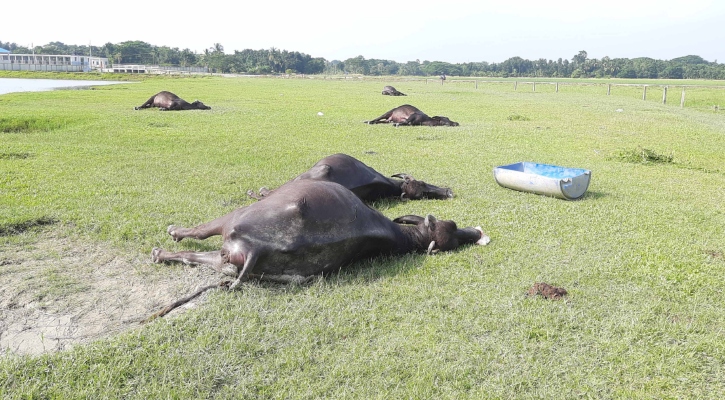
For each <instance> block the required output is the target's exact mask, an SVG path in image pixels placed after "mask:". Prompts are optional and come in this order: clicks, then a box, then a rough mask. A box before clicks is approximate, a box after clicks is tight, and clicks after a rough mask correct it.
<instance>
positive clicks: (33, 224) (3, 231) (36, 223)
mask: <svg viewBox="0 0 725 400" xmlns="http://www.w3.org/2000/svg"><path fill="white" fill-rule="evenodd" d="M56 223H58V220H57V219H55V218H52V217H47V216H46V217H40V218H36V219H31V220H27V221H22V222H16V223H12V224H5V225H0V236H12V235H20V234H21V233H24V232H27V231H30V230H33V229H37V228H40V227H44V226H48V225H53V224H56Z"/></svg>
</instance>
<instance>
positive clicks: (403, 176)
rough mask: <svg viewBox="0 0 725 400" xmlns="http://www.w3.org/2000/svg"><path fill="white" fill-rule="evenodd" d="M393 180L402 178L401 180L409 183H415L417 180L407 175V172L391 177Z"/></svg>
mask: <svg viewBox="0 0 725 400" xmlns="http://www.w3.org/2000/svg"><path fill="white" fill-rule="evenodd" d="M391 178H400V179H403V180H405V181H406V182H408V181H414V180H415V178H413V177H412V176H410V175H408V174H406V173H405V172H401V173H399V174H395V175H391Z"/></svg>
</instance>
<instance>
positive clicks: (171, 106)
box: [134, 91, 211, 111]
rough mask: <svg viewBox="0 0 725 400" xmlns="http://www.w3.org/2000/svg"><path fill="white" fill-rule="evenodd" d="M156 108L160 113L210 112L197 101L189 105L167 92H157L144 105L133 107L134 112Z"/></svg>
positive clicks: (207, 107)
mask: <svg viewBox="0 0 725 400" xmlns="http://www.w3.org/2000/svg"><path fill="white" fill-rule="evenodd" d="M151 107H158V108H159V110H161V111H169V110H211V107H209V106H207V105H205V104H204V103H202V102H200V101H199V100H195V101H194V102H193V103H189V102H187V101H186V100H184V99H182V98H181V97H179V96H177V95H175V94H173V93H171V92H167V91H163V92H158V93H156V94H155V95H153V96H151V98H150V99H148V100H147V101H146V102H145V103H143V104H141V105H140V106H138V107H134V110H141V109H143V108H151Z"/></svg>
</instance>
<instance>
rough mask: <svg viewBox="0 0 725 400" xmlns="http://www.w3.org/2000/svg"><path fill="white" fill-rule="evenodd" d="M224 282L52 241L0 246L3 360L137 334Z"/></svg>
mask: <svg viewBox="0 0 725 400" xmlns="http://www.w3.org/2000/svg"><path fill="white" fill-rule="evenodd" d="M221 278H222V277H221V276H220V275H219V274H217V273H216V272H214V271H213V270H211V269H210V268H205V267H194V266H185V265H181V266H176V265H175V266H167V265H158V264H152V263H151V261H150V256H148V255H146V254H134V255H128V254H124V253H123V252H121V251H120V250H119V249H116V248H113V247H111V246H109V245H106V244H102V243H101V244H99V243H93V244H89V243H83V242H81V241H80V240H78V239H69V238H64V237H58V236H55V235H54V234H52V233H42V234H41V235H40V237H39V239H38V240H37V241H35V242H33V243H31V244H27V243H26V244H20V245H4V246H1V247H0V356H4V355H9V354H17V355H38V354H42V353H46V352H54V351H60V350H66V349H70V348H71V347H73V346H75V345H78V344H81V343H85V342H89V341H93V340H95V339H99V338H103V337H107V336H110V335H113V334H118V333H121V332H123V331H126V330H129V329H133V328H138V327H139V326H140V324H139V322H140V321H141V320H143V319H144V318H146V317H148V316H149V315H151V314H153V313H154V312H156V311H158V310H159V309H160V308H162V307H164V306H166V305H168V304H169V303H172V302H174V301H176V300H178V299H179V298H180V297H184V296H186V295H188V294H189V293H191V292H194V291H196V290H197V289H198V288H201V287H203V286H206V285H210V284H213V283H216V282H219V281H220V280H221ZM205 296H206V294H205V295H202V296H200V297H199V298H196V299H194V300H193V301H192V302H190V303H187V304H186V305H185V306H184V307H181V308H180V309H178V310H176V311H173V312H172V313H171V315H173V314H174V313H177V314H178V313H179V312H183V310H184V309H188V308H191V307H195V306H196V305H198V304H199V303H200V302H202V301H204V298H205ZM171 315H170V316H171Z"/></svg>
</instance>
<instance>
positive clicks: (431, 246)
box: [427, 240, 436, 255]
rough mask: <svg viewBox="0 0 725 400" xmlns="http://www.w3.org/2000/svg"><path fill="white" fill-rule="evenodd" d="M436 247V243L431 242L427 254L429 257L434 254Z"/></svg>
mask: <svg viewBox="0 0 725 400" xmlns="http://www.w3.org/2000/svg"><path fill="white" fill-rule="evenodd" d="M435 245H436V241H435V240H431V242H430V244H429V245H428V252H427V254H428V255H431V254H433V247H435Z"/></svg>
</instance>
